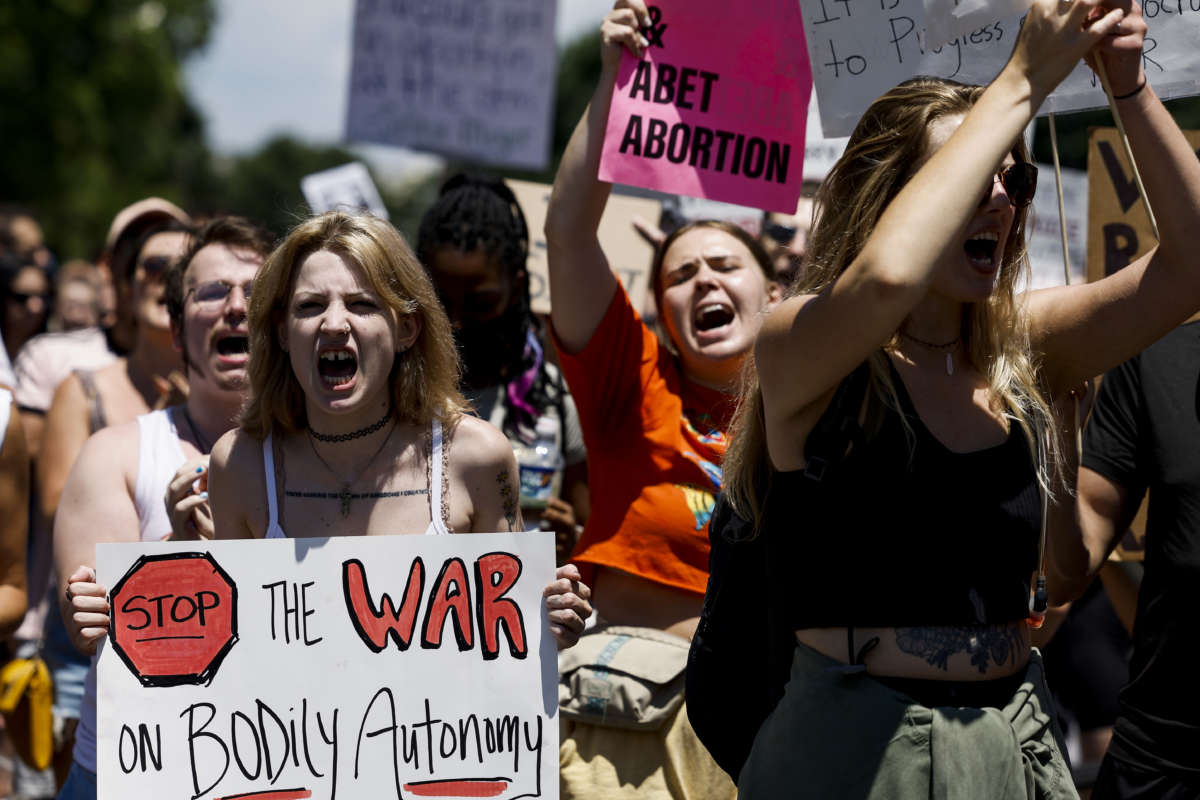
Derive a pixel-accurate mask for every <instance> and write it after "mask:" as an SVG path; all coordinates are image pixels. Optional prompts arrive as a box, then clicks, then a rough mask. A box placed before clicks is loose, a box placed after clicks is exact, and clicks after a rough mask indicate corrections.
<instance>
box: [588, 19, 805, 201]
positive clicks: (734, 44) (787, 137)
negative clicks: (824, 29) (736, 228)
mask: <svg viewBox="0 0 1200 800" xmlns="http://www.w3.org/2000/svg"><path fill="white" fill-rule="evenodd" d="M649 9H650V16H651V19H652V24H651V27H650V28H649V29H648V30H647V31H646V32H645V35H646V38H647V40H649V42H650V46H649V47H648V48H646V52H645V54H644V55H643V57H642V58H641V59H637V58H634V57H633V56H632V55H630V54H629V53H628V52H626V53H625V54H624V56H623V59H622V61H621V70H620V73H619V74H618V76H617V85H616V88H615V89H614V91H613V99H612V106H611V107H610V109H609V113H608V129H607V131H606V134H605V137H604V153H603V155H602V157H601V160H600V179H601V180H604V181H611V182H614V183H625V184H631V185H634V186H643V187H646V188H649V189H657V190H659V191H663V192H671V193H673V194H683V195H689V196H692V197H705V198H709V199H712V200H723V201H726V202H730V203H740V204H742V205H748V206H754V207H756V208H762V209H766V210H769V211H784V212H788V213H792V212H794V211H795V210H796V205H797V202H798V201H799V198H800V185H801V180H802V173H803V166H804V164H803V162H804V126H805V121H806V120H807V114H808V100H809V95H810V92H811V91H812V70H811V68H810V67H809V63H808V52H807V48H806V47H805V43H804V24H803V22H802V21H801V18H800V4H799V3H798V2H797V0H757V1H756V2H754V3H747V4H744V5H741V6H739V7H738V8H737V10H736V12H735V11H734V10H733V6H731V5H730V4H729V2H728V0H658V3H657V4H656V5H651V6H650V7H649Z"/></svg>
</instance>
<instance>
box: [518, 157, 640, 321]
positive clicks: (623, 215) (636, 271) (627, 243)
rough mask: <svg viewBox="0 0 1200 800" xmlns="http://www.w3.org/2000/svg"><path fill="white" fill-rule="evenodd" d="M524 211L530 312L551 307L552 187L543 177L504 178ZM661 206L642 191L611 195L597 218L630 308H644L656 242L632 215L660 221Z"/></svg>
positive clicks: (603, 246)
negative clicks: (645, 235)
mask: <svg viewBox="0 0 1200 800" xmlns="http://www.w3.org/2000/svg"><path fill="white" fill-rule="evenodd" d="M505 183H507V184H508V187H509V188H510V189H512V191H513V194H514V195H516V196H517V203H518V204H520V206H521V212H522V213H523V214H524V215H525V222H526V224H527V226H528V227H529V260H528V261H527V264H526V268H527V269H528V270H529V296H530V300H531V302H532V308H533V313H535V314H549V313H550V273H549V270H548V268H547V266H546V235H545V234H544V233H542V228H543V227H545V224H546V207H547V205H549V203H550V188H551V187H549V186H547V185H546V184H544V183H532V182H530V181H517V180H512V179H507V180H505ZM661 210H662V207H661V205H660V204H659V202H658V201H657V200H651V199H648V198H645V197H628V196H625V195H618V194H614V195H610V196H609V198H608V205H607V206H605V207H604V216H603V217H601V218H600V230H599V232H598V234H597V236H598V238H599V240H600V247H601V249H603V250H604V255H605V256H607V257H608V265H609V267H610V268H611V269H612V271H613V272H614V273H616V275H617V277H618V278H619V279H620V281H621V285H622V286H624V287H625V293H626V294H628V295H629V300H630V302H631V303H633V307H634V308H639V309H640V308H642V307H643V303H644V300H645V296H646V292H647V290H648V289H649V284H648V280H649V277H650V261H651V260H652V259H653V258H654V248H653V247H651V246H650V244H649V243H647V242H646V241H645V240H644V239H642V237H641V236H638V234H637V232H636V231H635V230H634V229H633V224H632V222H631V220H632V219H633V218H634V217H635V216H637V217H641V218H642V219H643V220H645V221H646V222H647V223H649V224H651V225H657V224H658V218H659V214H660V212H661Z"/></svg>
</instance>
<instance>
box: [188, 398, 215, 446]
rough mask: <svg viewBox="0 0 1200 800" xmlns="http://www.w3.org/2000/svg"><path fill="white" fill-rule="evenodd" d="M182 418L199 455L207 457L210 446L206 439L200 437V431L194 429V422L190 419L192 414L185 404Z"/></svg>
mask: <svg viewBox="0 0 1200 800" xmlns="http://www.w3.org/2000/svg"><path fill="white" fill-rule="evenodd" d="M183 418H184V420H185V421H186V422H187V424H188V430H190V431H191V432H192V438H193V439H195V440H196V447H197V448H199V450H200V452H201V453H204V454H205V455H207V454H208V453H210V452H212V444H211V443H210V442H209V441H208V439H206V438H204V437H203V436H201V435H200V429H199V428H197V427H196V420H194V419H192V414H191V412H190V411H188V407H187V404H186V403H185V404H184V405H183Z"/></svg>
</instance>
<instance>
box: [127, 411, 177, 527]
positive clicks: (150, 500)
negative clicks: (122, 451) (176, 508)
mask: <svg viewBox="0 0 1200 800" xmlns="http://www.w3.org/2000/svg"><path fill="white" fill-rule="evenodd" d="M137 423H138V434H139V444H138V473H137V484H136V485H135V486H134V489H133V502H134V505H135V506H136V507H137V515H138V529H139V533H140V534H141V538H142V541H143V542H157V541H161V540H162V538H163V537H164V536H166V535H167V534H169V533H170V532H171V518H170V517H169V516H167V504H166V502H165V501H164V500H163V498H165V497H166V496H167V486H168V485H169V484H170V483H171V479H172V478H174V477H175V472H176V470H178V469H179V467H180V466H182V465H183V462H184V461H187V458H186V457H185V456H184V455H183V448H182V447H180V445H179V432H178V431H177V430H176V428H175V410H174V409H171V408H168V409H164V410H163V411H151V412H150V413H149V414H143V415H142V416H140V417H138V418H137Z"/></svg>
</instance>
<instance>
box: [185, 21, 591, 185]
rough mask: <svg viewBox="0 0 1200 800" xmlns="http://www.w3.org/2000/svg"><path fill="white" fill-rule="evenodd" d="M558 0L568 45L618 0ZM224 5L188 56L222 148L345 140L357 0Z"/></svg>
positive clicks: (380, 154)
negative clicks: (279, 137)
mask: <svg viewBox="0 0 1200 800" xmlns="http://www.w3.org/2000/svg"><path fill="white" fill-rule="evenodd" d="M557 1H558V18H557V37H558V40H559V43H560V45H561V44H562V43H564V42H567V41H570V40H571V39H573V38H574V37H575V36H578V35H579V34H581V33H585V32H588V31H590V30H593V29H595V28H598V27H599V24H600V20H601V19H603V17H604V14H605V13H606V12H607V11H608V9H609V8H611V7H612V3H611V1H610V0H557ZM478 2H494V0H478ZM217 13H218V20H217V26H216V29H215V30H214V31H213V35H212V37H211V39H210V41H209V45H208V48H207V49H206V50H205V51H204V52H203V53H202V54H200V55H199V56H197V57H195V58H193V59H191V60H190V61H189V62H188V63H187V64H186V65H185V74H186V80H187V86H188V89H189V91H190V93H191V96H192V99H193V101H194V102H195V103H196V104H197V105H199V107H200V110H201V111H202V112H203V114H204V116H205V118H206V119H207V121H208V138H209V142H210V144H211V145H212V146H213V147H214V148H215V149H216V151H217V152H218V153H221V154H225V155H232V154H240V153H245V152H248V151H251V150H253V149H254V148H256V147H257V146H258V145H260V144H261V143H263V142H264V141H265V140H266V139H268V138H270V137H271V136H273V135H275V134H278V133H284V132H286V133H290V134H293V135H295V136H297V137H298V138H300V139H303V140H306V141H309V142H312V143H319V144H329V143H338V142H340V141H341V137H342V129H343V126H344V124H345V115H346V87H347V84H348V82H349V73H350V35H351V27H352V18H353V15H354V2H353V0H217ZM362 152H364V153H366V154H367V155H368V158H369V160H370V161H371V162H372V164H374V165H376V166H379V167H384V169H385V171H387V172H391V171H392V169H389V168H388V167H394V168H399V169H403V167H404V166H405V164H406V162H408V161H410V159H406V158H404V157H403V156H402V155H401V153H403V151H400V150H399V149H397V148H382V147H369V148H362ZM389 156H390V157H389ZM418 163H420V162H418ZM385 165H386V166H385Z"/></svg>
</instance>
